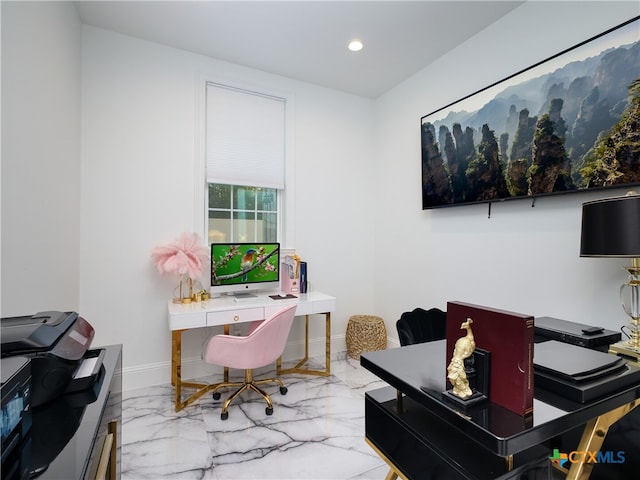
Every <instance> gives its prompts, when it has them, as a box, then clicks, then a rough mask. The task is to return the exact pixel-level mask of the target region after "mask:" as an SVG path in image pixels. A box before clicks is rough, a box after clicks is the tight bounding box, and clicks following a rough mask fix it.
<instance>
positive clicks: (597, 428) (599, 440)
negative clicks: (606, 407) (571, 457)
mask: <svg viewBox="0 0 640 480" xmlns="http://www.w3.org/2000/svg"><path fill="white" fill-rule="evenodd" d="M639 404H640V402H639V401H638V400H634V401H633V402H630V403H627V404H626V405H622V406H621V407H618V408H615V409H613V410H611V411H610V412H607V413H603V414H602V415H600V416H599V417H596V418H594V419H592V420H589V421H588V422H587V424H586V425H585V427H584V432H583V433H582V438H581V439H580V443H579V444H578V447H577V448H576V451H578V452H597V451H599V450H600V447H602V444H603V443H604V439H605V437H606V436H607V432H608V431H609V427H611V425H613V424H614V423H616V422H617V421H618V420H620V419H621V418H622V417H624V416H625V415H626V414H627V413H629V412H630V411H631V410H633V409H634V408H635V407H637V406H638V405H639ZM594 465H595V464H594V463H593V462H576V463H572V464H571V467H570V468H569V473H568V474H567V480H586V479H588V478H589V475H591V470H593V466H594Z"/></svg>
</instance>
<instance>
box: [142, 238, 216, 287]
mask: <svg viewBox="0 0 640 480" xmlns="http://www.w3.org/2000/svg"><path fill="white" fill-rule="evenodd" d="M151 257H152V258H153V261H154V262H155V264H156V267H158V271H159V272H160V273H161V274H163V275H164V274H165V273H175V274H177V275H179V276H184V275H187V276H188V277H189V278H190V279H191V280H195V279H197V278H199V277H202V275H203V273H204V271H205V268H206V267H207V265H208V259H209V251H208V249H207V248H206V247H205V246H203V245H202V243H201V242H200V237H199V236H198V234H197V233H186V232H185V233H183V234H182V235H180V237H179V238H177V239H176V240H174V241H173V242H171V243H169V244H168V245H161V246H158V247H155V248H154V249H153V252H152V253H151Z"/></svg>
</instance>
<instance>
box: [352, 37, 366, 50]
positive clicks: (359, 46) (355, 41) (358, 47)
mask: <svg viewBox="0 0 640 480" xmlns="http://www.w3.org/2000/svg"><path fill="white" fill-rule="evenodd" d="M363 47H364V44H363V43H362V42H361V41H360V40H358V39H353V40H351V41H350V42H349V50H351V51H352V52H359V51H360V50H362V48H363Z"/></svg>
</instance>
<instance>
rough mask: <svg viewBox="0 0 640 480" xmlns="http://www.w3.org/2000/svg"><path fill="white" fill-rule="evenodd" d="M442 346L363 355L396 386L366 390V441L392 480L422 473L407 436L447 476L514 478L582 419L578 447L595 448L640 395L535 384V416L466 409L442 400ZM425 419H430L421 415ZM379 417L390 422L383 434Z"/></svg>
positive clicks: (575, 472)
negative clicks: (591, 395)
mask: <svg viewBox="0 0 640 480" xmlns="http://www.w3.org/2000/svg"><path fill="white" fill-rule="evenodd" d="M445 346H446V342H445V341H444V340H441V341H436V342H430V343H422V344H417V345H410V346H405V347H400V348H395V349H390V350H382V351H378V352H369V353H364V354H362V356H361V359H360V362H361V364H362V366H363V367H365V368H366V369H367V370H370V371H371V372H373V373H374V374H376V375H377V376H378V377H380V378H381V379H382V380H384V381H386V382H387V383H389V384H390V385H391V386H392V387H394V388H395V389H397V391H398V396H397V398H396V399H393V398H392V397H393V395H390V393H389V390H392V389H381V390H376V391H374V392H368V393H367V394H366V397H365V425H366V437H367V438H366V439H367V442H368V443H369V444H370V445H372V447H374V449H375V450H376V451H377V452H378V453H379V454H381V455H382V456H383V458H385V460H387V462H388V463H389V464H390V467H391V469H392V472H390V474H389V476H388V477H387V478H389V479H393V478H395V477H396V475H399V476H401V477H403V478H418V477H417V476H416V472H415V470H414V471H411V468H412V466H411V465H407V464H406V460H407V459H406V458H403V457H402V453H401V452H400V450H399V449H398V448H395V446H394V442H402V441H403V439H402V438H399V437H402V436H411V437H412V438H413V440H414V441H418V442H422V443H423V444H424V446H425V449H424V452H423V453H424V456H423V458H422V460H424V459H425V458H426V457H427V456H429V455H431V453H435V454H437V455H436V456H437V458H438V459H439V460H441V461H442V462H444V464H446V465H447V466H448V467H449V468H450V469H451V470H452V472H453V473H452V474H451V475H450V476H447V475H444V476H443V477H442V478H458V476H456V475H461V476H462V477H466V478H496V477H501V478H512V477H511V476H510V472H511V473H514V474H515V473H516V472H517V471H518V470H522V469H527V468H529V469H531V468H534V469H535V468H538V466H539V465H541V463H540V461H541V460H544V461H545V463H546V464H547V465H548V463H549V461H548V456H549V455H550V452H548V451H545V450H541V449H540V448H541V444H543V442H545V441H547V440H550V439H552V438H554V437H556V436H558V435H560V434H562V433H564V432H567V431H569V430H571V429H572V428H575V427H576V426H579V425H582V424H585V423H586V427H585V434H584V435H583V437H582V440H581V442H580V445H579V447H578V449H579V450H584V451H597V450H598V449H599V447H600V446H601V445H602V442H603V441H604V436H605V435H606V432H607V430H608V428H609V426H610V425H611V424H613V423H614V422H615V421H617V420H618V419H619V418H621V417H622V416H623V415H625V414H626V413H628V412H629V411H630V410H631V409H633V407H635V406H636V404H637V403H638V402H637V401H636V400H637V399H638V398H640V385H636V386H633V387H629V388H625V389H622V390H620V391H618V392H616V393H615V394H611V395H608V396H606V397H604V398H601V399H599V400H596V401H593V402H591V403H588V404H579V403H573V402H569V401H567V400H565V399H562V398H559V397H557V396H554V395H553V394H551V393H549V392H546V391H543V390H541V389H536V392H535V399H534V405H533V415H532V416H531V417H528V418H523V417H520V416H518V415H516V414H514V413H512V412H510V411H508V410H506V409H504V408H502V407H500V406H498V405H495V404H491V403H489V402H486V403H485V404H482V405H479V406H478V407H473V408H472V409H470V410H468V411H467V412H466V413H462V412H460V411H458V410H456V408H455V407H454V406H452V405H451V404H450V403H447V402H445V401H444V400H443V398H442V391H444V389H445V374H446V365H445ZM421 387H426V388H427V389H428V390H429V392H430V393H429V394H428V393H425V392H424V391H423V390H422V389H421ZM400 392H402V393H403V394H404V396H403V395H401V394H400ZM392 393H393V394H395V392H392ZM428 417H429V421H426V420H424V419H427V418H428ZM421 419H423V420H421ZM379 422H385V423H386V425H385V426H384V428H383V429H382V431H381V429H380V425H377V423H379ZM596 431H598V432H599V434H598V435H596V434H595V432H596ZM389 432H393V435H395V436H396V438H392V439H390V438H388V437H392V435H389ZM602 433H603V434H604V435H602ZM462 450H466V452H465V451H462ZM399 460H400V461H399ZM592 467H593V465H592V464H588V463H584V464H583V463H574V464H572V466H571V469H570V470H569V471H568V472H566V473H568V478H587V477H588V475H589V473H590V471H591V468H592ZM503 475H504V477H502V476H503Z"/></svg>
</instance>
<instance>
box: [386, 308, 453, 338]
mask: <svg viewBox="0 0 640 480" xmlns="http://www.w3.org/2000/svg"><path fill="white" fill-rule="evenodd" d="M396 329H397V330H398V338H399V339H400V345H401V346H405V345H413V344H415V343H424V342H432V341H434V340H443V339H444V338H446V334H447V312H443V311H442V310H440V309H439V308H431V309H429V310H424V309H422V308H419V307H418V308H415V309H414V310H413V311H412V312H404V313H403V314H402V315H401V316H400V320H398V321H397V322H396Z"/></svg>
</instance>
